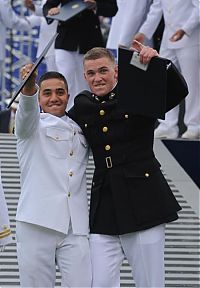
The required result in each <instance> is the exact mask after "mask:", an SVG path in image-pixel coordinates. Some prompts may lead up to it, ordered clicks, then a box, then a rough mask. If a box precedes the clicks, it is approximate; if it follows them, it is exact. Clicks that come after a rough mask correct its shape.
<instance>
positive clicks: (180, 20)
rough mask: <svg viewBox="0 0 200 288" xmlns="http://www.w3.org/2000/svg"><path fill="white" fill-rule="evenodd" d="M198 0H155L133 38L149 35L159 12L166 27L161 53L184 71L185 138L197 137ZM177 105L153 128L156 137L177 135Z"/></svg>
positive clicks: (199, 128) (199, 135) (199, 99)
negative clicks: (185, 86) (185, 83)
mask: <svg viewBox="0 0 200 288" xmlns="http://www.w3.org/2000/svg"><path fill="white" fill-rule="evenodd" d="M199 9H200V8H199V0H188V1H182V0H171V1H168V0H154V1H153V4H152V5H151V8H150V11H149V13H148V16H147V19H146V21H145V22H144V24H143V25H142V26H141V27H140V29H139V33H138V34H137V35H136V36H135V37H134V39H135V40H138V41H140V42H144V39H145V37H147V38H151V36H152V35H153V33H154V31H155V29H156V27H157V24H158V23H159V21H160V19H161V16H162V13H163V15H164V21H165V28H164V33H163V38H162V41H161V47H160V53H159V54H160V56H162V57H164V58H168V59H170V60H171V61H172V62H173V63H174V64H175V65H176V66H177V68H178V69H180V71H181V73H182V74H183V76H184V78H185V80H186V82H187V84H188V88H189V95H188V97H187V98H186V100H185V114H184V124H185V126H186V128H187V129H186V131H185V132H184V133H183V134H182V135H181V137H182V138H184V139H196V138H200V94H199V91H200V55H199V53H200V21H199ZM178 116H179V106H177V107H175V108H174V109H172V110H171V111H169V112H168V113H167V114H166V117H165V120H164V121H163V120H160V121H159V122H160V125H159V126H158V128H157V129H156V130H155V137H156V138H171V139H172V138H177V137H178V136H179V129H178Z"/></svg>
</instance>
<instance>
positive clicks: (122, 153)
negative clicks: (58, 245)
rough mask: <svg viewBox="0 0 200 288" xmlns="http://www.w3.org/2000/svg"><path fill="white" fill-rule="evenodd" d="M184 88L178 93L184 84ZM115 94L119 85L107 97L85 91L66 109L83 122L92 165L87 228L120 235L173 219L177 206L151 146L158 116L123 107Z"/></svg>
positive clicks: (70, 114)
mask: <svg viewBox="0 0 200 288" xmlns="http://www.w3.org/2000/svg"><path fill="white" fill-rule="evenodd" d="M168 85H170V83H168ZM184 85H185V83H184V82H183V86H184ZM184 91H185V95H182V98H184V97H185V96H186V95H187V87H186V86H185V88H184ZM135 93H136V94H137V93H139V91H135ZM118 98H119V95H118V92H117V87H116V88H115V89H114V90H113V91H111V92H110V93H109V94H108V95H106V96H105V97H97V96H95V95H94V94H92V93H90V92H88V91H83V92H81V93H80V94H79V95H78V96H77V97H76V98H75V104H74V107H73V108H72V109H71V110H70V111H69V112H68V115H69V117H71V118H72V119H73V120H74V121H76V122H77V123H78V124H79V125H80V127H81V128H82V130H83V133H84V134H85V136H86V139H87V141H88V143H89V145H90V147H91V149H92V152H93V157H94V162H95V167H96V168H95V172H94V176H93V183H92V191H91V203H90V232H91V233H98V234H108V235H120V234H125V233H130V232H134V231H139V230H143V229H148V228H150V227H153V226H156V225H159V224H161V223H167V222H170V221H173V220H176V219H177V218H178V216H177V211H178V210H180V209H181V207H180V206H179V204H178V202H177V201H176V199H175V197H174V195H173V193H172V191H171V189H170V187H169V185H168V183H167V181H166V180H165V178H164V176H163V174H162V172H161V170H160V163H159V162H158V160H157V159H156V158H155V155H154V152H153V140H154V126H155V122H156V118H153V117H149V116H148V117H146V116H144V115H137V113H134V114H132V113H131V112H129V113H127V111H123V110H121V109H120V107H119V106H118ZM136 98H137V97H136ZM131 101H132V100H131ZM152 105H153V103H152Z"/></svg>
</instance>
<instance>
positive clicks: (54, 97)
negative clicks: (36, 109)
mask: <svg viewBox="0 0 200 288" xmlns="http://www.w3.org/2000/svg"><path fill="white" fill-rule="evenodd" d="M68 98H69V95H68V91H67V87H66V84H65V83H64V81H63V80H62V79H59V78H51V79H45V80H43V81H42V82H41V83H40V93H39V103H40V106H41V108H42V110H43V111H44V112H45V113H49V114H52V115H54V116H57V117H62V116H64V115H65V109H66V107H67V102H68Z"/></svg>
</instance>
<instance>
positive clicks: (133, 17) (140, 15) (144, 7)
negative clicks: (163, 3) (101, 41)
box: [106, 0, 153, 54]
mask: <svg viewBox="0 0 200 288" xmlns="http://www.w3.org/2000/svg"><path fill="white" fill-rule="evenodd" d="M151 3H152V0H143V1H137V0H117V5H118V12H117V14H116V15H115V16H114V17H113V18H112V22H111V26H110V32H109V35H108V40H107V44H106V47H107V48H109V49H112V50H114V51H115V53H116V51H117V49H118V46H119V45H120V46H125V47H130V46H131V43H132V39H133V37H134V35H135V34H136V33H137V32H138V30H139V28H140V26H141V25H142V24H143V22H144V20H145V19H146V15H147V14H148V11H149V7H150V5H151ZM145 44H146V45H149V46H153V42H152V39H147V40H146V41H145ZM116 54H117V53H116Z"/></svg>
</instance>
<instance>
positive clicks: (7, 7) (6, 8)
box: [0, 0, 31, 100]
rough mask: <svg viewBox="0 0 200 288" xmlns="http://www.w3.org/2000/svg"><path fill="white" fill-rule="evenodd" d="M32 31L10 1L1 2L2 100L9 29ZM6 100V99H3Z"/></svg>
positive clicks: (0, 64) (0, 71)
mask: <svg viewBox="0 0 200 288" xmlns="http://www.w3.org/2000/svg"><path fill="white" fill-rule="evenodd" d="M8 28H9V29H17V30H19V31H30V30H31V25H30V23H29V21H28V19H27V18H26V17H21V16H19V15H17V14H16V13H15V11H14V10H13V9H12V5H11V1H10V0H1V1H0V89H1V90H0V99H1V98H2V94H3V93H2V87H1V86H2V77H3V64H4V59H5V56H6V55H5V54H6V53H5V47H6V36H7V29H8ZM3 100H4V99H3Z"/></svg>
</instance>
